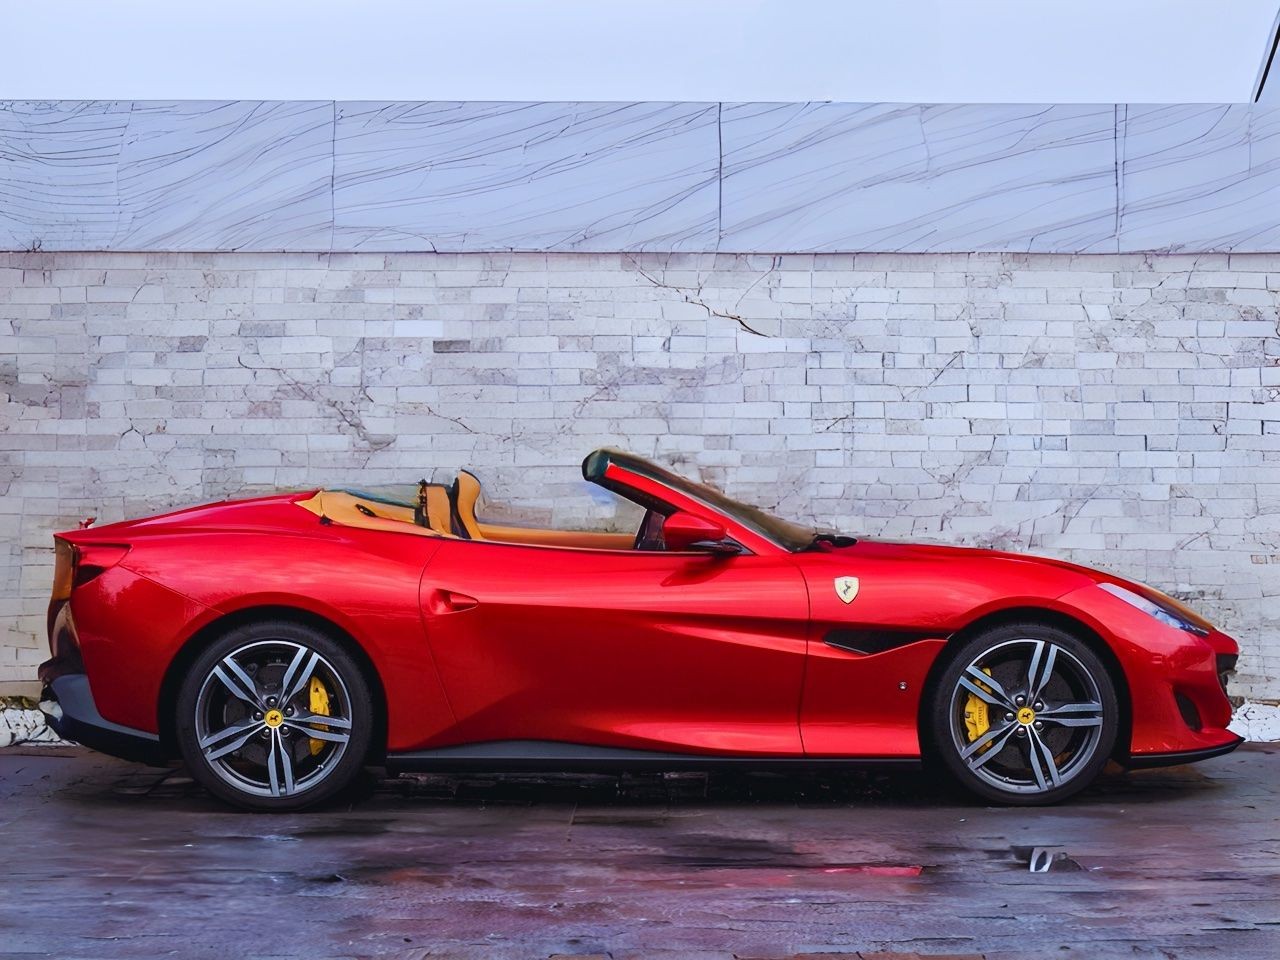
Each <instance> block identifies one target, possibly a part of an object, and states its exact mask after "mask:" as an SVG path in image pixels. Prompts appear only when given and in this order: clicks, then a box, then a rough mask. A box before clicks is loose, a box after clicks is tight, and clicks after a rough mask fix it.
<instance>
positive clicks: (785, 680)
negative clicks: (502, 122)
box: [41, 450, 1240, 810]
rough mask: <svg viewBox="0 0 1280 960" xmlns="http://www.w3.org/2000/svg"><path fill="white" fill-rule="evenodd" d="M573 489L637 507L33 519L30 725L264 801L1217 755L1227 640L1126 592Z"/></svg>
mask: <svg viewBox="0 0 1280 960" xmlns="http://www.w3.org/2000/svg"><path fill="white" fill-rule="evenodd" d="M582 473H583V476H584V477H585V478H586V479H587V480H589V481H591V482H592V483H594V484H598V485H599V486H600V487H603V488H604V490H606V491H610V492H611V493H612V494H614V495H616V496H617V497H619V498H622V499H623V500H625V501H630V502H631V503H632V504H634V505H636V510H635V515H636V517H637V518H638V523H637V526H636V527H635V529H633V530H629V531H627V532H620V533H619V532H611V533H605V532H581V531H570V530H558V529H534V528H530V527H527V526H519V525H515V524H513V523H511V522H508V523H506V524H499V523H494V522H486V521H485V520H482V519H480V518H479V517H477V515H476V504H477V500H478V499H479V497H480V484H479V482H478V481H477V480H476V478H475V477H474V476H473V475H472V474H470V473H465V472H464V473H462V474H460V475H459V476H458V478H457V480H456V481H455V482H454V483H453V484H452V485H451V486H443V485H438V484H431V483H427V482H426V481H423V482H422V483H420V484H417V485H412V486H409V487H406V488H397V489H385V488H384V489H380V490H367V491H362V490H355V489H323V490H312V491H308V492H303V493H296V492H295V493H287V494H281V495H278V496H269V497H261V498H258V499H253V500H244V501H238V502H224V503H218V504H213V505H210V506H203V507H194V508H191V509H188V510H181V511H178V512H176V513H170V514H166V515H164V516H159V517H153V518H150V519H146V520H133V521H125V522H121V523H113V524H110V525H107V526H103V527H93V528H87V529H81V530H76V531H72V532H68V533H63V534H59V535H58V536H57V537H56V538H55V543H56V555H57V560H56V567H55V574H54V589H53V599H52V602H51V604H50V606H49V640H50V647H51V651H52V658H51V659H50V660H49V661H47V662H46V663H45V664H44V665H43V666H42V667H41V677H42V679H43V680H44V682H45V684H46V699H47V700H50V701H53V702H50V703H46V704H45V709H46V711H47V712H48V713H49V714H50V716H51V721H52V723H53V725H54V726H55V727H56V729H57V730H58V731H59V732H61V733H62V734H63V735H65V736H67V737H69V738H71V739H74V740H78V741H80V742H82V743H85V744H88V745H89V746H92V747H95V748H97V749H99V750H102V751H104V752H106V753H111V754H115V755H117V756H121V757H126V758H131V759H137V760H143V761H148V762H157V763H164V762H167V761H169V760H171V759H174V758H178V757H180V758H181V759H182V760H184V761H185V762H186V764H187V766H188V767H189V768H190V769H191V772H192V773H193V774H194V775H195V776H196V777H197V778H198V779H199V781H200V782H201V783H203V784H204V785H205V786H206V787H208V789H209V790H210V791H211V792H213V793H214V794H216V795H217V796H219V797H222V798H223V799H225V800H228V801H230V802H232V803H236V804H240V805H242V806H246V807H252V808H257V809H264V810H279V809H292V808H297V807H301V806H304V805H306V804H310V803H314V802H316V801H319V800H321V799H323V798H325V797H328V796H330V795H332V794H333V793H334V792H336V791H338V790H339V789H341V788H342V787H343V786H344V785H345V784H347V783H348V782H349V781H350V780H351V779H352V777H353V776H354V775H355V774H356V772H357V771H358V770H359V769H360V768H361V767H362V766H363V765H365V764H367V763H380V764H385V765H386V766H387V767H388V768H389V769H390V770H392V771H397V770H414V769H425V770H433V769H448V768H457V767H459V766H466V765H471V766H481V767H485V768H489V769H498V768H510V767H523V768H526V769H528V768H540V769H563V768H566V767H579V768H580V767H592V768H594V767H599V766H614V767H619V766H620V767H632V766H638V765H657V766H659V767H661V768H675V767H679V766H697V767H708V766H710V765H712V764H713V763H724V762H734V763H739V764H745V765H747V766H763V765H775V766H776V765H787V764H820V763H824V762H827V763H831V762H837V763H849V762H851V761H852V762H858V763H867V762H873V763H875V762H888V763H893V762H899V763H901V762H906V763H912V762H919V761H920V760H921V759H922V758H924V759H928V760H934V761H936V762H938V763H939V764H941V765H942V766H943V767H945V769H946V770H948V771H950V773H951V774H952V775H953V776H954V777H955V778H956V779H957V780H958V781H959V782H960V783H962V784H963V785H965V786H966V787H968V788H969V789H970V790H972V791H973V792H975V793H977V794H979V795H981V796H982V797H985V798H987V799H989V800H996V801H1000V802H1005V803H1020V804H1026V803H1049V802H1053V801H1056V800H1061V799H1063V798H1064V797H1067V796H1069V795H1071V794H1073V793H1075V792H1076V791H1078V790H1080V789H1082V788H1083V787H1085V786H1086V785H1087V784H1088V783H1089V782H1090V781H1091V780H1093V779H1094V777H1095V776H1096V774H1097V773H1098V772H1099V770H1101V769H1102V767H1103V765H1104V764H1105V763H1106V762H1107V760H1108V759H1115V760H1118V761H1119V762H1120V763H1121V764H1124V765H1127V766H1131V767H1137V766H1155V765H1160V764H1171V763H1181V762H1186V761H1190V760H1199V759H1203V758H1206V757H1212V756H1216V755H1218V754H1223V753H1226V752H1228V751H1230V750H1232V749H1234V748H1235V747H1236V746H1237V745H1238V744H1239V743H1240V738H1239V737H1238V736H1236V735H1235V734H1233V733H1231V732H1230V731H1229V730H1228V729H1227V724H1228V722H1229V720H1230V719H1231V707H1230V704H1229V703H1228V700H1227V694H1226V677H1227V675H1228V674H1229V673H1230V672H1231V670H1232V668H1233V666H1234V664H1235V661H1236V655H1237V653H1238V648H1237V646H1236V643H1235V641H1234V640H1232V639H1231V638H1230V637H1228V636H1226V635H1224V634H1223V633H1221V632H1220V631H1218V630H1216V629H1214V628H1213V627H1212V626H1211V625H1210V624H1209V623H1207V622H1205V621H1204V620H1203V619H1202V618H1200V617H1199V616H1197V615H1196V614H1195V613H1193V612H1191V611H1190V610H1188V609H1187V608H1186V607H1184V606H1183V605H1182V604H1180V603H1178V602H1177V601H1176V600H1173V599H1171V598H1170V597H1167V596H1165V595H1164V594H1162V593H1159V592H1158V591H1156V590H1153V589H1151V588H1150V587H1146V586H1142V585H1141V584H1137V583H1131V582H1129V581H1126V580H1122V579H1120V578H1119V577H1115V576H1112V575H1110V574H1106V573H1101V572H1099V571H1096V570H1089V569H1086V568H1084V567H1079V566H1075V565H1073V564H1069V563H1063V562H1060V561H1056V560H1046V559H1041V558H1036V557H1025V556H1017V555H1014V554H1009V553H998V552H995V551H991V550H976V549H964V548H956V547H946V546H929V545H917V544H906V543H890V542H884V541H875V540H863V539H857V540H855V539H854V538H853V537H848V536H843V535H839V534H834V533H829V532H826V531H820V530H814V529H811V528H808V527H804V526H799V525H796V524H793V523H788V522H786V521H783V520H779V519H777V518H775V517H772V516H769V515H767V514H765V513H763V512H761V511H760V510H758V509H756V508H754V507H750V506H747V505H745V504H742V503H738V502H736V501H734V500H731V499H730V498H728V497H726V496H725V495H724V494H722V493H719V492H718V491H716V490H713V489H711V488H709V487H707V486H704V485H701V484H698V483H693V482H690V481H689V480H686V479H683V478H681V477H679V476H676V475H675V474H673V473H670V472H668V471H667V470H665V469H663V468H662V467H659V466H656V465H654V464H652V463H649V462H647V461H645V460H642V459H640V458H638V457H635V456H631V455H629V454H625V453H620V452H617V451H614V450H599V451H596V452H595V453H592V454H591V455H590V456H589V457H587V459H586V460H585V461H584V463H583V465H582ZM601 496H603V497H605V498H608V497H609V494H607V493H601Z"/></svg>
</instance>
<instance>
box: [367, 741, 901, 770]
mask: <svg viewBox="0 0 1280 960" xmlns="http://www.w3.org/2000/svg"><path fill="white" fill-rule="evenodd" d="M386 765H387V770H388V772H391V773H401V772H413V771H435V770H476V769H483V770H495V771H496V770H536V771H540V772H547V771H553V770H554V771H560V770H602V769H603V770H631V769H650V770H653V769H658V770H675V769H685V770H688V769H695V770H704V769H712V768H717V767H726V766H747V767H751V768H752V769H754V770H762V769H791V770H794V769H797V768H803V767H810V766H812V767H831V766H840V767H884V766H891V767H905V768H915V767H918V766H919V765H920V760H919V758H918V757H906V758H903V757H861V758H859V757H833V758H825V757H775V756H742V755H725V754H697V753H669V752H663V751H656V750H633V749H627V748H623V747H598V746H593V745H591V744H584V743H559V742H555V741H550V740H495V741H491V742H488V743H476V744H463V745H460V746H453V747H438V748H436V749H434V750H416V751H411V752H407V753H391V754H388V755H387V759H386Z"/></svg>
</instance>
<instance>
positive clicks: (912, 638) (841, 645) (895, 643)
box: [822, 628, 944, 656]
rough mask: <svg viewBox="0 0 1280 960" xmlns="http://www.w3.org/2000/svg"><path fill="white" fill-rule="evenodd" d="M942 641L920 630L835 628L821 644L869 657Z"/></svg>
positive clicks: (932, 634) (935, 635)
mask: <svg viewBox="0 0 1280 960" xmlns="http://www.w3.org/2000/svg"><path fill="white" fill-rule="evenodd" d="M933 639H938V640H941V639H944V638H943V637H939V636H938V635H937V634H936V633H928V632H924V631H920V630H854V629H848V628H837V629H835V630H828V631H827V633H826V636H824V637H823V638H822V642H823V643H825V644H826V645H827V646H829V647H835V648H836V649H837V650H847V651H848V652H849V653H859V654H862V655H863V656H871V655H872V654H876V653H884V652H885V651H886V650H896V649H897V648H898V647H905V646H907V645H908V644H911V643H918V642H920V641H921V640H933Z"/></svg>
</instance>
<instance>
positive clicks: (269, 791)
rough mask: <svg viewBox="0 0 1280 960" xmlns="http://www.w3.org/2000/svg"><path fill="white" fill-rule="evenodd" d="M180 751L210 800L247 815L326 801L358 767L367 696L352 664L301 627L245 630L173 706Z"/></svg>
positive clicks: (197, 673)
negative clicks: (243, 810) (210, 795)
mask: <svg viewBox="0 0 1280 960" xmlns="http://www.w3.org/2000/svg"><path fill="white" fill-rule="evenodd" d="M175 729H176V732H177V741H178V747H179V749H180V750H181V752H182V757H183V760H184V761H186V764H187V767H188V769H190V771H191V773H192V775H193V776H194V777H195V778H196V779H197V780H198V781H199V782H200V783H201V784H203V785H204V786H205V787H206V788H207V789H208V790H209V792H210V793H213V794H214V795H216V796H218V797H220V798H222V799H223V800H226V801H228V802H230V803H234V804H236V805H238V806H242V807H248V808H250V809H254V810H295V809H298V808H299V807H304V806H309V805H311V804H314V803H318V802H319V801H321V800H324V799H326V798H328V797H331V796H333V794H335V793H337V792H338V791H339V790H341V789H342V788H343V787H345V786H347V785H348V784H349V783H350V782H351V780H352V779H353V778H354V777H355V776H356V774H357V773H358V772H359V770H360V769H361V767H362V766H363V764H364V758H365V755H366V753H367V752H368V749H369V741H370V737H371V735H372V730H373V711H372V706H371V701H370V696H369V686H368V683H367V682H366V680H365V679H364V676H363V675H362V673H361V671H360V669H359V667H358V666H357V664H356V663H355V661H354V660H353V659H352V657H351V655H350V654H348V653H347V651H346V650H344V649H343V648H342V646H341V645H340V644H338V643H337V642H336V641H334V640H333V639H332V638H331V637H329V636H327V635H326V634H324V633H322V632H320V631H319V630H315V629H312V628H311V627H308V626H305V625H303V624H298V623H292V622H289V621H272V622H262V623H253V624H247V625H244V626H240V627H237V628H235V629H233V630H231V631H229V632H228V633H226V634H224V635H223V636H222V637H220V638H219V639H218V640H216V641H215V642H214V643H212V644H211V645H210V646H209V647H208V649H206V650H205V651H204V652H203V653H202V654H201V655H200V657H199V658H198V659H197V660H196V661H195V663H194V664H193V665H192V667H191V669H190V670H189V671H188V673H187V675H186V677H185V678H184V679H183V682H182V686H181V688H180V690H179V693H178V698H177V717H176V727H175Z"/></svg>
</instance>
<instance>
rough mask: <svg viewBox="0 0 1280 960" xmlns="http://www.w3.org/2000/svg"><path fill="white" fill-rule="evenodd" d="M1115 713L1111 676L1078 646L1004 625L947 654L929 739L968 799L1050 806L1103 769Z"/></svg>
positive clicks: (1036, 628)
mask: <svg viewBox="0 0 1280 960" xmlns="http://www.w3.org/2000/svg"><path fill="white" fill-rule="evenodd" d="M1118 712H1119V711H1118V706H1117V700H1116V693H1115V687H1114V684H1113V683H1112V681H1111V677H1110V675H1109V674H1108V672H1107V670H1106V667H1105V666H1104V665H1103V664H1102V662H1101V661H1100V660H1099V659H1098V657H1097V655H1096V654H1095V653H1094V652H1093V651H1092V650H1091V649H1090V648H1089V647H1088V646H1087V645H1086V644H1085V643H1083V642H1082V641H1080V640H1079V639H1077V638H1076V637H1074V636H1072V635H1071V634H1069V633H1066V632H1064V631H1062V630H1058V629H1057V628H1054V627H1050V626H1047V625H1045V624H1036V623H1025V624H1011V625H1007V626H1002V627H998V628H996V629H995V630H992V631H988V632H986V633H984V634H982V635H980V636H976V637H973V638H972V639H970V640H969V641H967V642H966V643H964V644H962V645H961V647H960V648H959V649H957V650H956V652H955V655H954V656H953V658H952V659H951V660H950V662H949V663H948V665H947V667H946V668H945V669H944V671H943V673H942V675H941V677H940V680H939V684H938V686H937V690H936V697H935V702H934V704H933V711H932V721H933V723H932V731H931V732H932V734H933V743H934V745H935V748H936V752H937V753H938V754H939V755H940V757H941V759H942V760H943V762H944V763H945V764H946V766H947V767H948V769H950V770H951V772H952V773H953V774H954V775H955V776H956V777H957V779H958V780H959V781H960V782H961V783H962V784H964V785H965V786H966V787H968V788H969V789H970V790H972V791H974V792H975V793H978V794H980V795H982V796H984V797H986V798H988V799H992V800H1000V801H1003V802H1008V803H1052V802H1054V801H1057V800H1061V799H1063V798H1065V797H1067V796H1070V795H1071V794H1073V793H1075V792H1076V791H1078V790H1081V789H1083V788H1084V787H1085V786H1087V785H1088V784H1089V783H1090V782H1091V781H1092V780H1093V778H1094V777H1095V776H1097V774H1098V772H1099V771H1100V770H1101V769H1102V767H1103V766H1104V765H1105V764H1106V761H1107V758H1108V757H1109V756H1110V754H1111V750H1112V747H1113V745H1114V743H1115V737H1116V726H1117V717H1118Z"/></svg>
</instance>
